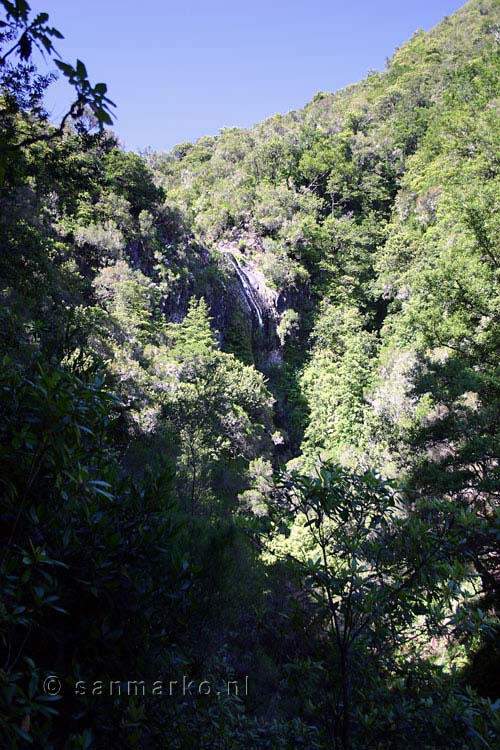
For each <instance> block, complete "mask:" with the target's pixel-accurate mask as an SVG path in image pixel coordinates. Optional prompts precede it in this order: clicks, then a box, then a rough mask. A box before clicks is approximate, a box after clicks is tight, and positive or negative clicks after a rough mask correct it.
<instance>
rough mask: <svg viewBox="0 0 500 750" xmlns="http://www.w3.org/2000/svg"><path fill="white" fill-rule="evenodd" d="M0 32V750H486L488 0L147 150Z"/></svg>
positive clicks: (495, 411) (495, 47)
mask: <svg viewBox="0 0 500 750" xmlns="http://www.w3.org/2000/svg"><path fill="white" fill-rule="evenodd" d="M0 8H1V10H2V18H1V24H0V55H2V56H1V57H0V89H1V90H0V238H1V243H2V246H1V253H0V280H1V286H0V294H1V303H2V304H1V306H0V347H1V355H2V368H1V370H0V380H1V389H0V405H1V414H2V419H1V423H0V462H1V475H0V492H1V506H0V512H1V523H0V540H1V543H0V644H1V649H0V738H1V745H2V747H5V748H23V750H24V748H27V747H35V748H46V749H47V750H52V749H54V750H59V749H60V748H64V749H68V750H73V748H74V749H75V750H76V749H77V748H79V749H80V750H84V749H86V748H96V750H97V749H101V748H102V749H103V750H104V749H108V748H110V749H111V748H118V747H120V748H140V749H143V748H144V750H149V749H150V748H167V747H168V748H174V749H175V748H177V749H178V750H189V749H190V748H193V749H194V748H205V749H206V750H219V749H221V750H224V749H227V750H233V749H234V750H238V749H240V748H241V750H244V749H245V750H246V749H247V748H257V749H259V748H262V749H264V748H270V749H271V750H292V748H297V747H304V748H307V749H308V750H313V749H314V748H318V749H321V750H323V749H326V748H335V749H336V750H351V749H352V750H362V749H363V750H365V749H366V750H368V748H370V749H372V748H374V749H379V750H382V748H384V750H387V749H388V748H391V749H392V750H400V749H401V750H403V749H404V750H408V749H410V750H425V749H427V750H438V749H439V750H447V749H449V750H455V749H456V750H466V749H467V750H468V749H469V748H471V749H473V748H477V749H478V750H479V748H490V749H491V750H494V749H495V748H498V747H500V681H499V674H500V641H499V632H500V631H499V627H498V610H499V586H500V551H499V550H500V545H499V542H500V522H499V504H498V500H499V495H500V466H499V460H500V364H499V363H500V359H499V353H500V292H499V281H500V241H499V238H500V211H499V209H500V75H499V74H500V2H499V0H470V2H468V3H466V4H465V5H464V7H463V8H462V9H461V10H459V11H458V12H457V13H456V14H454V15H453V16H451V17H449V18H445V19H444V20H443V21H442V22H441V23H440V24H439V25H438V26H437V27H436V28H434V29H433V30H431V31H430V32H427V33H425V32H423V31H417V32H416V33H415V34H414V36H413V37H412V38H411V39H410V40H409V41H408V42H407V43H406V44H405V45H403V46H402V47H401V48H400V49H399V50H397V51H396V53H395V54H394V55H393V57H392V58H391V59H390V60H388V62H387V66H386V69H385V70H384V71H383V72H372V73H370V74H369V75H368V77H367V78H366V79H365V80H363V81H362V82H360V83H356V84H353V85H352V86H349V87H348V88H346V89H344V90H342V91H340V92H337V93H334V94H329V93H319V94H317V95H316V96H315V97H314V99H313V100H312V101H311V102H310V103H309V104H307V105H306V106H305V107H304V109H302V110H299V111H294V112H290V113H288V114H286V115H276V116H275V117H272V118H271V119H269V120H266V121H264V122H262V123H260V124H259V125H257V126H255V127H254V128H252V129H250V130H244V129H238V128H229V129H224V130H222V131H221V132H220V133H219V134H218V135H216V136H206V137H203V138H201V139H200V140H198V141H197V142H196V143H183V144H180V145H178V146H177V147H175V148H174V149H173V150H172V151H171V152H169V153H158V152H151V151H148V152H146V153H144V154H136V153H133V152H131V151H125V150H123V149H122V148H121V147H120V144H119V141H118V139H117V137H116V136H115V135H114V133H113V131H112V129H110V128H109V126H110V125H111V124H112V117H111V114H112V107H113V104H112V102H111V101H110V100H109V99H108V97H107V88H106V86H105V85H104V84H101V83H98V84H95V85H92V84H91V83H90V81H89V80H88V76H87V71H86V69H85V66H84V65H83V63H81V62H80V61H78V62H77V64H76V65H75V67H73V66H72V65H70V64H69V63H65V62H62V61H61V60H59V59H58V58H57V57H56V56H55V50H54V47H53V44H55V43H56V41H57V39H58V38H59V37H58V35H59V32H58V31H57V30H56V29H55V28H53V27H52V25H51V24H52V19H50V21H49V19H48V17H47V15H46V14H39V15H38V16H36V15H35V14H33V13H32V12H31V9H30V7H29V6H28V4H27V3H26V2H25V1H24V0H15V2H8V1H7V0H0ZM54 22H55V23H56V24H57V19H54ZM36 47H39V48H42V49H43V50H44V52H45V54H46V56H47V58H48V59H49V61H50V59H51V58H53V62H54V61H55V65H57V67H58V69H59V71H60V73H61V74H62V75H63V77H65V78H66V79H67V81H68V84H69V86H70V87H72V88H73V90H74V93H75V101H74V104H73V105H72V106H71V108H70V109H69V110H68V114H67V115H66V116H65V117H64V118H63V120H62V122H61V123H60V125H59V126H57V125H53V124H50V122H49V117H48V114H47V112H46V111H45V109H44V104H43V102H44V95H45V92H46V90H47V88H48V87H49V86H50V84H51V82H52V79H53V74H52V73H50V72H47V71H50V70H51V69H52V67H53V66H52V67H51V66H50V64H49V67H48V68H47V69H43V70H42V69H41V67H40V66H39V67H38V68H37V67H36V65H35V63H34V60H35V55H34V50H35V48H36ZM388 52H390V51H388ZM102 75H103V77H105V75H106V71H102ZM47 680H49V682H47ZM50 680H56V682H55V683H54V682H50ZM131 682H132V683H133V689H132V690H131V688H130V683H131ZM172 682H174V683H175V686H174V687H172ZM186 682H187V683H188V687H187V688H186V687H185V683H186ZM229 683H231V686H232V687H231V688H230V687H229ZM112 684H114V688H113V689H111V687H110V686H111V685H112ZM54 685H55V686H56V688H54V687H53V686H54ZM155 686H156V687H155ZM235 686H236V687H235ZM160 687H161V689H160Z"/></svg>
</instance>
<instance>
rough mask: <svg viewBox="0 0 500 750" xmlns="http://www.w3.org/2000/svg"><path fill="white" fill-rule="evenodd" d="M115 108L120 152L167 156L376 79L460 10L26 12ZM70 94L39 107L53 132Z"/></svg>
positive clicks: (58, 4)
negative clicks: (55, 35) (56, 37)
mask: <svg viewBox="0 0 500 750" xmlns="http://www.w3.org/2000/svg"><path fill="white" fill-rule="evenodd" d="M31 5H32V8H33V10H34V11H39V10H45V11H47V12H48V13H49V14H50V20H51V22H52V23H53V24H54V25H55V26H56V27H57V28H58V29H59V30H60V31H61V32H62V33H63V34H64V35H65V39H64V40H63V41H62V42H59V43H58V45H57V47H58V50H59V52H60V53H61V55H62V57H63V58H64V59H67V60H68V61H70V62H73V61H74V60H75V59H76V58H77V57H79V58H80V59H81V60H83V61H84V62H85V63H86V65H87V68H88V71H89V75H90V78H91V80H92V81H94V82H96V81H98V80H99V81H105V82H106V83H107V84H108V88H109V94H110V97H111V98H112V99H113V100H114V101H115V102H116V104H117V110H116V114H117V121H116V124H115V127H114V129H115V131H116V132H117V134H118V136H119V137H120V139H121V140H122V141H123V142H124V144H125V145H126V147H127V148H131V149H134V150H137V149H143V148H147V147H152V148H154V149H159V150H168V149H170V148H171V147H172V146H173V145H175V144H177V143H181V142H183V141H188V140H195V139H196V138H198V137H200V136H201V135H208V134H214V133H216V132H217V131H218V130H219V129H220V128H222V127H227V126H233V125H237V126H243V127H248V126H251V125H252V124H254V123H256V122H258V121H259V120H262V119H264V118H265V117H269V116H270V115H273V114H275V113H277V112H287V111H289V110H291V109H297V108H299V107H302V106H303V105H304V104H305V103H306V102H307V101H309V100H310V99H311V97H312V96H313V95H314V94H315V93H316V92H317V91H335V90H337V89H339V88H341V87H343V86H345V85H347V84H349V83H353V82H355V81H357V80H359V79H360V78H362V77H363V76H364V75H366V73H367V72H368V71H369V70H373V69H376V70H381V69H383V67H384V64H385V59H386V57H388V56H390V55H391V54H392V53H393V51H394V50H395V49H396V47H398V46H400V45H401V44H402V43H403V42H404V41H405V40H406V39H408V38H409V37H410V36H411V34H412V33H413V32H414V31H415V30H416V29H417V28H424V29H429V28H431V27H432V26H434V25H435V24H436V23H437V22H438V21H440V20H441V18H443V17H444V16H445V15H450V14H451V13H453V12H454V11H455V10H457V9H458V8H459V7H460V6H461V5H462V3H461V2H460V0H404V2H402V1H401V0H399V2H398V0H371V1H370V0H350V2H347V1H345V0H344V1H342V2H341V1H340V0H289V2H282V1H281V0H250V2H249V1H248V0H245V1H243V0H232V2H231V1H230V0H212V2H202V1H201V0H183V2H171V1H170V0H163V1H162V0H143V2H142V3H141V2H130V0H85V2H78V1H75V0H31ZM67 97H68V89H67V87H65V86H63V85H62V84H59V83H58V84H56V85H55V86H54V87H53V88H52V90H51V91H50V92H49V94H48V98H47V103H48V106H49V109H50V111H51V112H52V115H53V118H54V120H55V119H57V117H58V116H59V115H61V114H62V113H63V112H64V107H65V104H66V102H67V100H68V99H67Z"/></svg>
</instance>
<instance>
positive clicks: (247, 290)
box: [225, 250, 264, 328]
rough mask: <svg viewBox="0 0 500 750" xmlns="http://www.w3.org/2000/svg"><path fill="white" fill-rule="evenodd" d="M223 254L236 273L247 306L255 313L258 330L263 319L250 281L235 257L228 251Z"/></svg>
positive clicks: (258, 300) (259, 304) (261, 325)
mask: <svg viewBox="0 0 500 750" xmlns="http://www.w3.org/2000/svg"><path fill="white" fill-rule="evenodd" d="M225 254H226V255H227V257H228V258H229V259H230V261H231V263H232V265H233V268H234V270H235V272H236V275H237V277H238V280H239V282H240V285H241V288H242V290H243V294H244V295H245V299H246V301H247V303H248V306H249V307H250V309H251V310H253V312H254V313H255V315H256V317H257V320H258V322H259V328H262V327H263V325H264V318H263V315H262V309H261V302H260V299H259V297H258V295H257V293H256V292H255V290H254V288H253V286H252V284H251V282H250V279H249V278H248V276H247V274H246V273H245V271H244V270H243V269H242V267H241V266H240V264H239V263H238V261H237V260H236V258H235V256H234V255H233V253H232V252H231V251H230V250H226V251H225Z"/></svg>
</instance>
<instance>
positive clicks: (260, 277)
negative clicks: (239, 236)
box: [218, 242, 279, 367]
mask: <svg viewBox="0 0 500 750" xmlns="http://www.w3.org/2000/svg"><path fill="white" fill-rule="evenodd" d="M218 250H219V252H220V253H221V254H222V256H223V257H224V258H225V259H226V260H227V261H228V264H229V266H230V270H231V271H232V272H233V273H234V276H235V279H236V281H237V285H238V286H237V292H238V297H239V299H240V301H241V305H242V307H243V309H244V310H245V311H246V314H247V317H248V318H249V320H250V321H251V328H252V349H253V352H254V359H255V362H256V364H257V363H258V364H259V366H260V367H263V365H265V363H266V361H267V360H268V359H269V356H270V354H271V353H272V352H276V351H277V349H278V348H279V338H278V335H277V324H278V321H279V313H278V293H277V292H276V291H275V290H273V289H271V288H270V287H269V286H268V284H267V282H266V279H265V276H264V274H263V273H262V271H261V270H260V269H259V268H258V266H257V264H256V263H255V262H253V261H252V260H251V258H250V257H248V256H246V255H244V254H243V253H242V252H241V251H240V250H239V249H238V245H237V243H233V242H224V243H221V244H220V245H219V247H218Z"/></svg>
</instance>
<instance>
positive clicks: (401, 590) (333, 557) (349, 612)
mask: <svg viewBox="0 0 500 750" xmlns="http://www.w3.org/2000/svg"><path fill="white" fill-rule="evenodd" d="M270 509H271V514H272V517H273V519H274V521H275V522H276V524H277V526H276V528H278V529H279V530H280V531H281V532H282V533H283V532H285V534H288V535H289V538H288V539H286V540H285V541H283V537H278V538H275V540H274V542H272V543H271V545H270V547H269V549H270V550H271V551H272V552H273V553H274V554H277V555H278V556H284V558H285V559H287V560H288V563H289V565H290V566H291V569H292V570H293V572H294V573H295V574H298V575H299V578H300V579H302V580H303V581H304V582H305V586H306V590H307V591H308V592H309V594H310V595H311V597H312V598H313V600H314V601H316V603H317V604H318V605H319V607H320V610H321V611H322V612H323V617H324V625H325V635H326V636H327V638H328V642H329V646H330V654H331V656H330V664H331V665H333V664H338V668H339V674H340V679H339V689H338V691H337V693H336V698H335V704H334V706H333V737H334V741H335V743H336V744H335V747H337V746H338V747H341V748H342V750H349V748H351V747H352V746H353V736H354V734H353V733H354V726H355V724H357V725H358V728H359V726H360V724H362V720H363V715H364V714H366V711H367V708H366V704H367V703H369V701H370V698H367V697H366V695H365V696H364V695H363V692H364V690H367V691H368V692H370V690H371V691H373V693H375V691H376V688H377V685H378V684H379V683H380V677H381V675H382V673H383V672H384V671H386V672H387V670H388V669H389V670H390V665H391V664H392V665H394V664H395V663H396V659H397V658H398V657H399V659H401V656H402V654H403V655H404V660H405V661H406V662H407V667H408V666H409V665H410V663H411V661H412V658H413V656H414V654H415V651H414V648H415V646H416V644H417V643H419V642H420V646H422V643H425V641H426V639H428V638H429V636H430V635H432V634H434V635H435V636H440V637H442V635H443V634H444V632H446V631H447V630H449V631H451V630H452V628H453V627H454V624H455V623H456V622H457V621H458V619H459V611H460V613H461V607H464V606H465V604H466V603H467V601H468V599H469V598H470V596H471V593H470V589H469V593H467V591H466V587H465V584H466V583H468V584H469V585H470V582H471V581H473V580H474V577H473V576H472V575H470V574H469V573H468V572H467V569H466V567H465V566H464V564H463V563H462V562H460V560H459V558H460V544H461V538H462V536H461V535H463V528H464V526H465V525H466V524H467V523H468V521H469V518H468V516H467V514H465V516H459V515H458V514H456V513H455V514H452V511H451V509H450V508H449V507H448V508H447V512H443V508H441V510H440V512H439V511H438V510H437V508H436V507H433V506H432V504H430V503H429V504H428V505H427V506H425V507H424V506H422V507H421V508H419V510H418V512H416V511H413V512H408V511H406V510H405V508H404V506H403V503H402V499H401V496H400V495H399V493H398V492H397V491H396V489H395V487H394V485H393V484H392V483H391V482H389V481H386V480H383V479H382V478H380V477H379V476H377V475H376V474H375V473H374V472H373V471H365V472H363V473H356V472H351V471H347V470H346V469H344V468H342V467H340V466H337V465H323V466H321V467H320V468H319V469H318V471H317V473H316V475H315V476H305V475H302V474H299V473H298V472H292V473H291V474H289V475H283V477H282V479H281V482H280V485H279V487H278V492H277V494H276V495H275V498H274V501H272V502H271V505H270ZM280 539H281V541H280ZM331 668H332V667H331ZM367 685H370V686H371V687H370V688H367Z"/></svg>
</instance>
